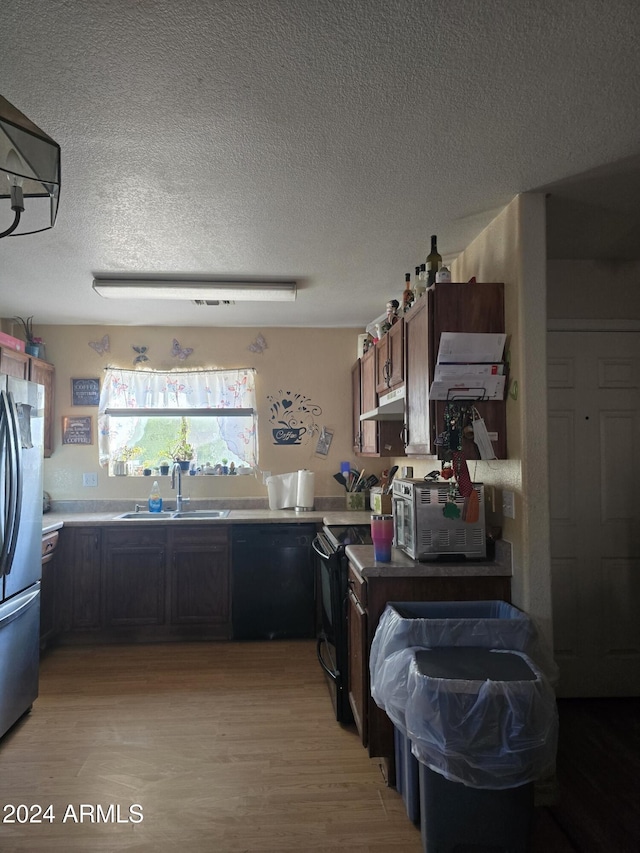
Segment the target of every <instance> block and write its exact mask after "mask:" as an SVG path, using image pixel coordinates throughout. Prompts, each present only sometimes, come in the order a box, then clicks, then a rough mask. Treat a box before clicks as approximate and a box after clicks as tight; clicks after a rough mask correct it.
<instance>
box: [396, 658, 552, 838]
mask: <svg viewBox="0 0 640 853" xmlns="http://www.w3.org/2000/svg"><path fill="white" fill-rule="evenodd" d="M408 682H409V683H408V694H409V698H408V701H407V708H406V727H407V735H408V737H409V739H410V740H411V743H412V750H413V754H414V755H415V756H416V757H417V759H418V762H419V788H420V823H421V833H422V842H423V849H424V850H425V851H428V853H449V851H451V853H452V851H454V850H456V848H458V847H459V846H463V847H464V846H465V845H466V846H467V847H473V846H477V847H480V848H481V847H490V848H494V849H495V848H497V849H503V850H509V851H523V853H524V851H526V850H527V846H528V843H529V838H530V834H531V827H532V821H533V802H534V790H533V789H534V784H533V783H534V780H535V779H536V778H540V776H541V775H544V774H545V773H547V772H550V771H551V770H552V769H553V764H554V761H555V752H556V744H557V713H556V707H555V696H554V695H553V691H552V689H551V687H550V685H549V683H548V681H547V679H546V678H545V676H544V675H543V674H542V673H541V672H540V670H538V669H537V667H536V666H535V664H533V662H532V661H531V660H530V659H529V658H527V656H526V655H524V654H523V653H521V652H512V651H504V650H493V649H484V648H473V647H442V648H433V649H418V650H414V659H413V663H412V665H411V668H410V672H409V677H408Z"/></svg>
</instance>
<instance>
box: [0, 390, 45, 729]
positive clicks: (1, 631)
mask: <svg viewBox="0 0 640 853" xmlns="http://www.w3.org/2000/svg"><path fill="white" fill-rule="evenodd" d="M43 412H44V388H43V387H42V386H41V385H35V384H34V383H33V382H26V381H24V380H22V379H14V378H13V377H11V376H5V375H4V374H0V737H1V736H2V735H4V734H5V732H6V731H7V730H8V729H9V728H11V726H12V725H13V724H14V723H15V722H16V721H17V720H18V719H19V718H20V717H21V716H22V715H23V714H24V713H25V712H26V711H28V710H29V709H30V708H31V705H32V703H33V702H34V700H35V699H36V697H37V695H38V667H39V660H40V649H39V645H40V644H39V635H40V577H41V570H42V458H43V450H42V447H43Z"/></svg>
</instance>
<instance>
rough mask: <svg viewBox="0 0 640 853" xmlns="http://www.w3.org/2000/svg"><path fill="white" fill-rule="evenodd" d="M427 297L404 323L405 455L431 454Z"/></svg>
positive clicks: (414, 307) (429, 348) (429, 343)
mask: <svg viewBox="0 0 640 853" xmlns="http://www.w3.org/2000/svg"><path fill="white" fill-rule="evenodd" d="M428 305H429V298H428V297H425V296H423V297H422V298H421V299H419V300H418V302H417V303H416V304H415V305H414V306H413V308H411V310H410V311H409V313H408V314H407V315H406V317H405V321H404V339H405V353H406V363H405V425H406V432H405V452H406V453H407V455H413V454H416V455H428V454H431V453H433V450H432V439H431V421H430V407H429V372H430V363H431V348H432V347H431V340H430V334H429V307H428Z"/></svg>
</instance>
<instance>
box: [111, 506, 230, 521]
mask: <svg viewBox="0 0 640 853" xmlns="http://www.w3.org/2000/svg"><path fill="white" fill-rule="evenodd" d="M229 512H230V510H228V509H192V510H184V511H182V512H175V511H174V512H147V511H146V510H145V511H142V510H141V511H140V512H124V513H122V515H116V517H115V518H116V520H117V521H159V520H160V521H172V520H174V519H175V520H177V521H179V520H180V519H181V518H192V519H193V518H226V517H227V516H228V515H229Z"/></svg>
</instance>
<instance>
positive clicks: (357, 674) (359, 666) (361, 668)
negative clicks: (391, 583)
mask: <svg viewBox="0 0 640 853" xmlns="http://www.w3.org/2000/svg"><path fill="white" fill-rule="evenodd" d="M347 621H348V629H349V634H348V636H349V641H348V642H349V704H350V705H351V711H352V712H353V719H354V720H355V724H356V728H357V729H358V734H359V735H360V739H361V740H362V745H363V746H367V743H368V740H369V731H368V716H369V715H368V696H369V674H368V661H369V650H368V642H367V614H366V611H365V610H364V609H363V607H362V605H361V604H360V602H359V601H358V599H357V598H356V596H355V594H354V592H353V590H350V591H349V598H348V609H347Z"/></svg>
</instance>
